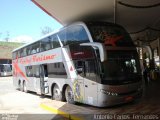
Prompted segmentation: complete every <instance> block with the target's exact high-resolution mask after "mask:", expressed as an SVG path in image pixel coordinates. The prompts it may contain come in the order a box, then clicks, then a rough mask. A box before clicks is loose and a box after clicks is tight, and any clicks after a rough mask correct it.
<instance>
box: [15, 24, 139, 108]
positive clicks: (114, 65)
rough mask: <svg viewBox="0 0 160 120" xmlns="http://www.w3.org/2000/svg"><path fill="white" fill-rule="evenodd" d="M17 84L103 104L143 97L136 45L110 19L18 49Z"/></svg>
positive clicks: (71, 27)
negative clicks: (108, 21) (109, 21)
mask: <svg viewBox="0 0 160 120" xmlns="http://www.w3.org/2000/svg"><path fill="white" fill-rule="evenodd" d="M12 55H13V83H14V85H15V86H16V87H17V88H19V89H20V90H22V91H24V92H28V91H34V92H36V93H38V94H41V95H50V96H52V99H55V100H59V101H65V100H66V101H67V102H68V103H72V104H74V103H75V102H80V103H85V104H89V105H93V106H98V107H105V106H112V105H116V104H121V103H126V102H130V101H133V100H137V99H139V98H140V97H141V95H142V81H141V78H142V77H141V71H140V63H139V57H138V54H137V51H136V46H135V45H134V44H133V41H132V40H131V37H130V36H129V34H128V33H127V32H126V30H125V29H124V28H123V27H121V26H119V25H117V24H113V23H107V22H77V23H74V24H71V25H69V26H66V27H63V28H61V29H60V30H58V31H56V32H54V33H50V34H48V35H46V36H44V37H42V38H41V39H39V40H37V41H35V42H33V43H30V44H26V45H24V46H22V47H20V48H17V49H15V50H14V51H13V53H12Z"/></svg>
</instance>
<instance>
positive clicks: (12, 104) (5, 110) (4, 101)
mask: <svg viewBox="0 0 160 120" xmlns="http://www.w3.org/2000/svg"><path fill="white" fill-rule="evenodd" d="M42 101H43V98H40V96H39V95H36V94H35V93H24V92H21V91H18V90H16V89H15V88H14V86H13V84H12V77H0V120H1V119H2V120H6V119H5V117H7V116H9V117H11V118H12V117H16V115H18V120H25V119H26V120H29V119H37V120H39V119H42V120H45V119H48V120H50V119H52V118H54V119H59V118H62V116H59V115H55V114H51V112H48V111H46V110H43V109H42V108H41V107H40V103H41V102H42ZM12 114H14V115H12Z"/></svg>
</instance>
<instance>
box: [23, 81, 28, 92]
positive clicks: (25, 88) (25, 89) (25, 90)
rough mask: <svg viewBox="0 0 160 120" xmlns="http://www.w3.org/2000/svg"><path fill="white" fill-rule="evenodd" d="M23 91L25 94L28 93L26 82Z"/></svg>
mask: <svg viewBox="0 0 160 120" xmlns="http://www.w3.org/2000/svg"><path fill="white" fill-rule="evenodd" d="M23 90H24V92H27V87H26V82H24V85H23Z"/></svg>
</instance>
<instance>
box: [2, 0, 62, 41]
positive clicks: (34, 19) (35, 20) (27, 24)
mask: <svg viewBox="0 0 160 120" xmlns="http://www.w3.org/2000/svg"><path fill="white" fill-rule="evenodd" d="M46 26H48V27H50V28H51V29H52V30H56V29H59V28H61V27H62V25H61V24H60V23H58V22H57V21H56V20H55V19H54V18H52V17H50V16H49V15H48V14H47V13H45V12H44V11H43V10H41V9H40V8H39V7H38V6H36V5H35V4H34V3H33V2H32V1H31V0H0V41H3V40H5V38H6V37H7V36H8V38H9V41H18V42H19V41H22V42H24V41H28V42H29V41H34V40H37V39H38V38H40V37H41V36H42V34H41V31H42V29H43V28H44V27H46Z"/></svg>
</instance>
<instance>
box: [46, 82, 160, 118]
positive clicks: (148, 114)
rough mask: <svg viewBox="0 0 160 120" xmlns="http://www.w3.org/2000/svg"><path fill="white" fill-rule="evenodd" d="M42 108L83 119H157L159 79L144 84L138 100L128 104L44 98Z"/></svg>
mask: <svg viewBox="0 0 160 120" xmlns="http://www.w3.org/2000/svg"><path fill="white" fill-rule="evenodd" d="M43 103H44V109H46V110H47V109H51V108H52V109H53V112H54V109H57V110H58V111H59V112H60V113H66V114H67V115H68V116H69V117H70V118H76V119H78V118H83V119H85V120H99V119H111V120H112V119H118V120H124V119H125V120H130V119H134V120H146V119H147V120H159V119H160V80H157V81H150V82H149V84H148V85H144V94H143V97H142V99H141V100H140V101H138V102H131V103H128V104H123V105H118V106H112V107H106V108H97V107H92V106H89V105H84V104H79V105H71V104H66V103H62V102H61V103H59V102H57V101H54V102H53V101H51V100H47V99H46V100H44V101H43Z"/></svg>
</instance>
